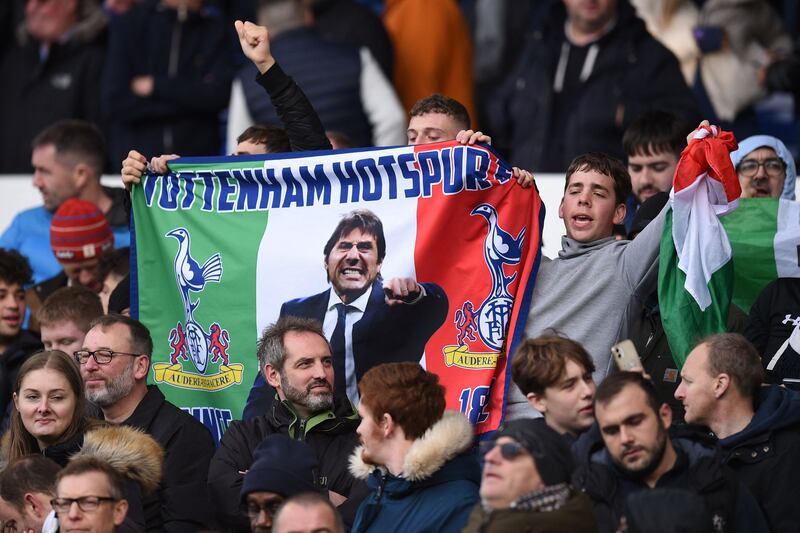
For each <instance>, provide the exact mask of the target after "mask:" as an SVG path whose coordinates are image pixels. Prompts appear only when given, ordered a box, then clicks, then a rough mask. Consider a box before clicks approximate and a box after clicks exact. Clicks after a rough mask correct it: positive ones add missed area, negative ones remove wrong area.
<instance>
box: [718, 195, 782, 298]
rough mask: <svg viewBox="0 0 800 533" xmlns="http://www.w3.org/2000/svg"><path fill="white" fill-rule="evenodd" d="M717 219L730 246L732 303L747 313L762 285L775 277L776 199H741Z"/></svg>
mask: <svg viewBox="0 0 800 533" xmlns="http://www.w3.org/2000/svg"><path fill="white" fill-rule="evenodd" d="M720 221H721V222H722V225H723V226H724V227H725V231H726V232H727V233H728V239H729V240H730V243H731V248H732V249H733V268H734V282H733V303H734V304H736V305H737V306H738V307H739V308H740V309H742V310H743V311H744V312H745V313H748V312H749V311H750V307H751V306H752V305H753V302H755V301H756V298H757V297H758V295H759V293H760V292H761V290H762V289H763V288H764V286H766V285H767V283H769V282H770V281H772V280H774V279H775V278H777V277H778V271H777V268H776V266H775V252H774V245H773V243H774V240H775V233H776V232H777V231H778V201H777V200H775V199H773V198H740V199H739V208H738V209H736V211H734V212H733V213H730V214H729V215H726V216H724V217H721V218H720Z"/></svg>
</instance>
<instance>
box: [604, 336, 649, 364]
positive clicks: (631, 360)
mask: <svg viewBox="0 0 800 533" xmlns="http://www.w3.org/2000/svg"><path fill="white" fill-rule="evenodd" d="M611 355H612V356H613V357H614V362H615V363H616V364H617V368H619V369H620V370H640V369H642V368H643V367H642V361H641V360H640V359H639V353H638V352H637V351H636V346H634V345H633V342H632V341H631V340H630V339H625V340H624V341H620V342H618V343H617V344H615V345H614V346H612V347H611Z"/></svg>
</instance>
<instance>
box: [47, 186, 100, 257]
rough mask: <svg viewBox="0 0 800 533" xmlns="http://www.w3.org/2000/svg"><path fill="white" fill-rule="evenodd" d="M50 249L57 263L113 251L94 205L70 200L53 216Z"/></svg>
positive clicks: (98, 211) (83, 201)
mask: <svg viewBox="0 0 800 533" xmlns="http://www.w3.org/2000/svg"><path fill="white" fill-rule="evenodd" d="M50 247H51V248H52V249H53V253H54V254H55V256H56V258H57V259H58V261H59V262H61V263H79V262H81V261H86V260H87V259H92V258H94V257H99V256H100V255H102V253H103V252H105V251H106V250H110V249H111V248H113V247H114V234H113V233H112V232H111V226H110V225H109V224H108V221H107V220H106V217H105V215H103V213H102V212H101V211H100V210H99V209H98V208H97V206H96V205H94V204H93V203H92V202H87V201H86V200H78V199H75V198H72V199H69V200H67V201H65V202H64V203H63V204H61V207H59V208H58V209H57V210H56V212H55V214H54V215H53V220H52V221H51V222H50Z"/></svg>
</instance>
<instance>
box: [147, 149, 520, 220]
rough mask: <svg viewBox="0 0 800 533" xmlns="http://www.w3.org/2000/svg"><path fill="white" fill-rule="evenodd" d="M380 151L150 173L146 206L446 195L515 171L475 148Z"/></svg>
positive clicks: (229, 207)
mask: <svg viewBox="0 0 800 533" xmlns="http://www.w3.org/2000/svg"><path fill="white" fill-rule="evenodd" d="M377 153H378V154H380V155H379V156H376V157H370V152H369V151H366V152H363V153H362V155H363V156H364V157H362V158H360V159H355V160H353V159H352V158H350V159H346V158H340V157H335V156H323V157H320V158H319V159H317V160H316V161H319V162H318V163H315V164H313V165H308V164H299V161H305V162H308V161H309V159H308V158H303V159H298V164H292V163H293V161H292V160H291V159H288V160H287V159H279V160H266V161H258V162H257V164H258V165H260V166H259V167H256V168H246V167H245V168H238V169H213V170H198V168H197V166H195V167H194V169H193V171H191V172H183V171H180V170H179V171H178V172H177V174H170V175H168V176H164V177H155V176H148V177H147V178H146V179H145V182H144V197H145V202H146V204H147V206H148V207H153V206H154V204H155V207H157V208H160V209H163V210H166V211H175V210H188V209H192V208H193V207H196V205H195V204H196V203H200V204H202V205H201V206H200V208H201V209H202V210H203V211H209V212H220V213H225V212H241V211H263V210H268V209H281V208H297V207H310V206H313V205H330V204H348V203H356V202H370V201H376V200H381V199H396V198H420V197H423V198H427V197H430V196H431V191H432V190H433V188H434V187H435V186H440V187H441V190H442V192H443V193H444V194H446V195H451V194H458V193H459V192H461V191H481V190H485V189H489V188H491V187H492V186H493V183H494V184H496V183H501V184H502V183H505V182H507V181H508V180H509V179H511V177H512V174H511V169H510V168H507V167H505V166H501V165H498V164H497V159H493V158H491V157H490V155H489V152H488V151H487V150H486V149H484V148H481V147H478V146H455V147H446V148H440V149H434V150H422V151H418V152H414V153H409V152H407V151H406V152H400V151H398V153H397V154H396V155H395V154H391V153H389V154H387V151H386V150H381V151H379V152H377ZM329 176H335V177H336V178H337V179H338V181H337V180H333V181H332V180H331V179H330V178H329ZM492 178H494V179H495V180H496V182H493V181H491V180H492ZM159 184H160V185H161V187H158V185H159ZM201 188H202V189H201ZM195 189H198V190H195ZM201 190H202V193H201ZM199 193H201V194H199Z"/></svg>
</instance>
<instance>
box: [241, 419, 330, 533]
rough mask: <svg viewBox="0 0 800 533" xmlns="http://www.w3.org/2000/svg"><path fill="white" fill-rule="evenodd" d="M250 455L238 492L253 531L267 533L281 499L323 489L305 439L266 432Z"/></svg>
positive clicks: (281, 501) (317, 492)
mask: <svg viewBox="0 0 800 533" xmlns="http://www.w3.org/2000/svg"><path fill="white" fill-rule="evenodd" d="M253 455H254V456H255V460H254V461H253V464H252V466H251V467H250V469H249V470H248V471H247V473H246V474H245V476H244V481H243V483H242V492H241V495H242V511H243V512H244V514H246V515H247V518H248V519H249V520H250V528H251V531H252V532H253V533H269V531H270V530H271V529H272V523H273V519H274V518H275V514H276V512H277V510H278V508H279V507H280V505H281V504H282V503H283V502H284V501H285V500H287V499H289V498H291V497H292V496H295V495H297V494H303V493H307V492H311V493H316V494H318V495H321V494H322V493H323V487H324V485H323V484H322V483H321V479H320V468H319V462H318V461H317V458H316V456H315V455H314V450H313V449H312V448H311V447H310V446H309V445H308V444H306V443H305V442H303V441H301V440H295V439H292V438H290V437H289V436H288V435H280V434H274V435H269V436H268V437H267V438H265V439H264V440H263V441H261V444H259V445H258V446H257V447H256V449H255V451H254V452H253ZM325 497H327V495H325Z"/></svg>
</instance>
